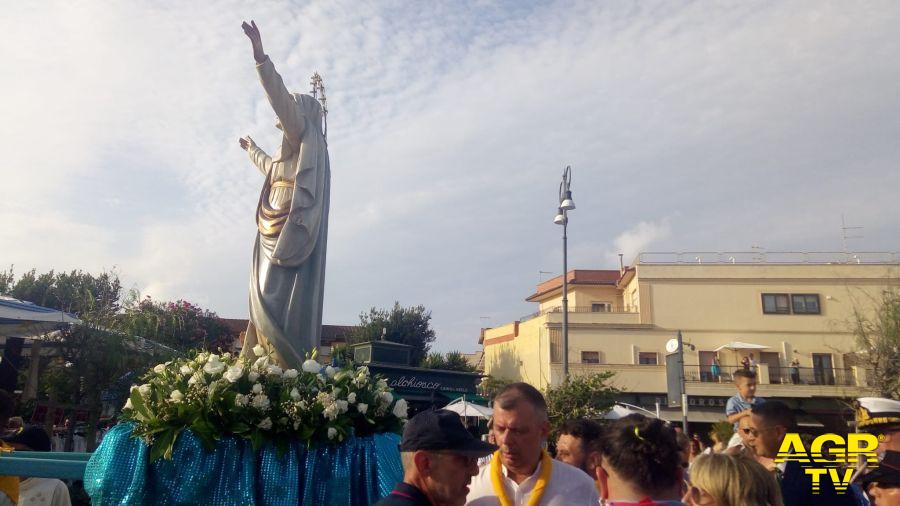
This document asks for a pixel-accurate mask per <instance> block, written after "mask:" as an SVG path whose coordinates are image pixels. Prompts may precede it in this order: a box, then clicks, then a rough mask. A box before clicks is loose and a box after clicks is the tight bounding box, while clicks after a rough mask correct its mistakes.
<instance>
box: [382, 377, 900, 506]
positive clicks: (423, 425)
mask: <svg viewBox="0 0 900 506" xmlns="http://www.w3.org/2000/svg"><path fill="white" fill-rule="evenodd" d="M735 385H736V387H737V390H738V392H737V394H736V396H735V398H733V399H731V400H729V403H728V407H727V412H728V419H729V421H731V422H732V423H733V424H734V427H735V437H734V438H733V439H732V440H731V441H721V440H715V439H714V440H713V442H714V444H713V445H710V446H708V447H705V446H704V445H703V444H702V443H701V442H700V438H698V437H689V436H688V435H686V434H684V433H682V432H681V431H680V427H676V426H673V425H672V424H670V423H668V422H665V421H663V420H660V419H657V418H653V417H648V416H644V415H641V414H631V415H628V416H625V417H624V418H620V419H618V420H614V421H609V422H607V423H604V424H601V423H598V422H597V421H593V420H571V421H568V422H566V423H564V424H563V425H562V426H561V427H560V428H559V429H558V435H557V436H556V438H555V441H548V439H549V437H550V431H551V428H550V421H549V418H548V413H547V404H546V402H545V399H544V397H543V396H542V394H541V393H540V392H539V391H538V390H536V389H535V388H534V387H533V386H531V385H529V384H527V383H513V384H511V385H509V386H507V387H506V388H504V389H503V390H502V391H501V392H500V393H499V394H498V395H497V396H496V397H495V398H494V401H493V418H492V420H491V424H490V432H489V438H488V441H481V440H479V439H477V438H475V437H474V436H472V435H471V434H470V433H469V432H468V431H466V430H465V428H464V427H463V424H462V421H461V420H460V418H459V417H458V416H457V415H456V414H455V413H452V412H449V411H445V410H428V411H424V412H422V413H419V414H417V415H416V416H414V417H413V418H411V419H410V420H409V423H408V424H407V426H406V428H405V430H404V434H403V438H402V443H401V446H400V451H401V455H402V461H403V469H404V479H403V482H402V483H400V484H399V485H398V486H397V488H396V489H395V490H394V491H393V492H392V493H391V494H390V495H389V496H388V497H386V498H384V499H383V500H382V501H381V502H380V503H379V506H392V505H394V506H396V505H434V506H440V505H463V504H467V505H473V506H488V505H490V506H493V505H502V506H512V505H516V506H519V505H522V506H525V505H528V506H532V505H535V506H536V505H547V506H557V505H582V504H583V505H596V504H605V505H627V504H640V505H647V506H652V505H696V506H700V505H703V506H780V505H787V506H794V505H800V506H805V505H814V506H830V505H848V506H849V505H854V506H857V505H858V506H863V505H866V504H871V505H875V506H884V505H900V401H892V400H888V399H874V398H866V399H861V400H860V406H859V408H858V415H859V417H858V421H857V426H858V429H859V430H862V431H868V432H871V433H874V434H877V435H878V436H879V437H878V439H879V441H880V444H879V447H878V450H877V453H878V455H879V458H880V459H881V462H880V465H879V466H877V467H873V468H871V469H868V470H865V469H863V468H862V467H860V469H856V470H855V473H854V474H855V477H854V480H853V484H852V485H851V486H850V487H849V488H848V489H847V490H846V491H839V490H838V489H836V488H835V487H834V486H833V485H832V483H831V481H830V480H829V478H828V476H827V475H826V476H825V477H823V478H822V480H821V484H820V486H819V487H818V489H817V490H814V488H813V486H812V482H811V476H810V475H809V474H807V473H806V472H805V471H804V467H806V466H808V465H810V464H803V463H800V462H797V461H794V460H790V461H788V462H779V461H778V459H776V457H777V455H778V451H779V449H780V448H781V444H782V442H783V441H784V438H785V436H786V435H787V434H789V433H792V432H796V430H797V425H796V420H795V415H794V413H793V411H792V410H791V408H790V407H788V406H787V405H786V404H784V403H782V402H779V401H765V400H763V399H760V398H757V397H756V396H755V389H756V388H755V387H756V384H755V376H754V375H753V373H752V371H746V373H745V374H741V375H737V378H736V380H735ZM723 439H724V438H723ZM550 443H552V444H550ZM548 447H555V456H554V457H551V455H550V454H549V453H548V450H547V448H548ZM812 465H815V464H812ZM865 471H868V472H865Z"/></svg>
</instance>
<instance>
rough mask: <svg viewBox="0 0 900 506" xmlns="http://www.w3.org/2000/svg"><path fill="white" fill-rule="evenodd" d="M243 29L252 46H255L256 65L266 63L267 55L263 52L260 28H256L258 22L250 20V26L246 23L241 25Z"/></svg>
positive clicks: (254, 57)
mask: <svg viewBox="0 0 900 506" xmlns="http://www.w3.org/2000/svg"><path fill="white" fill-rule="evenodd" d="M241 28H243V29H244V33H245V34H247V37H248V38H249V39H250V44H252V45H253V59H255V60H256V63H262V62H264V61H266V53H265V51H263V45H262V37H261V36H260V35H259V28H258V27H257V26H256V22H255V21H253V20H250V24H247V22H246V21H244V22H243V23H241Z"/></svg>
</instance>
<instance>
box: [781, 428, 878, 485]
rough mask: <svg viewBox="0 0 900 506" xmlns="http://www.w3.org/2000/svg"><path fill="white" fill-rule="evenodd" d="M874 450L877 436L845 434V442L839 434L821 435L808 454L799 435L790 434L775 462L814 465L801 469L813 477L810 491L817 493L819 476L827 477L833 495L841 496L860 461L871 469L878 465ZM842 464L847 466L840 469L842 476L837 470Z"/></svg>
mask: <svg viewBox="0 0 900 506" xmlns="http://www.w3.org/2000/svg"><path fill="white" fill-rule="evenodd" d="M876 448H878V437H877V436H875V435H874V434H848V435H847V440H846V441H844V438H843V437H841V436H840V435H838V434H823V435H821V436H817V437H816V438H815V439H814V440H813V442H812V444H811V445H809V451H807V450H806V448H805V447H804V445H803V441H802V440H801V439H800V435H799V434H797V433H794V432H789V433H788V434H786V435H785V436H784V441H782V443H781V448H779V449H778V456H777V457H775V462H779V463H780V462H790V461H793V462H798V463H801V464H810V463H814V464H817V465H815V466H803V471H804V472H805V473H806V474H808V475H810V477H811V478H812V492H813V493H814V494H818V493H819V491H820V490H821V482H822V476H823V475H827V476H828V478H830V479H831V483H832V484H834V490H835V492H837V493H839V494H843V493H844V492H846V491H847V487H848V486H850V479H851V478H852V477H853V472H854V467H855V466H856V464H857V463H859V462H860V460H865V462H867V463H868V465H869V466H870V467H875V466H877V465H878V455H876V453H875V449H876ZM842 464H848V467H847V468H846V469H843V474H841V469H840V467H841V466H842Z"/></svg>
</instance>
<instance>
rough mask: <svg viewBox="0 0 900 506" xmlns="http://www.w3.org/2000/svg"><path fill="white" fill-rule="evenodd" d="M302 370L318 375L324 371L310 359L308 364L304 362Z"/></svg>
mask: <svg viewBox="0 0 900 506" xmlns="http://www.w3.org/2000/svg"><path fill="white" fill-rule="evenodd" d="M301 368H302V369H303V370H304V371H306V372H309V373H313V374H317V373H318V372H319V371H321V370H322V366H321V365H320V364H319V363H318V362H316V361H315V360H313V359H309V360H307V361H306V362H303V365H302V366H301Z"/></svg>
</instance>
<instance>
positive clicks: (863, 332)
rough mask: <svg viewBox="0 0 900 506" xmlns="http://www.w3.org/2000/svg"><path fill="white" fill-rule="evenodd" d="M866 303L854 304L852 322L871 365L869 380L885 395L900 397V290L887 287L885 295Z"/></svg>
mask: <svg viewBox="0 0 900 506" xmlns="http://www.w3.org/2000/svg"><path fill="white" fill-rule="evenodd" d="M870 302H871V304H870V305H867V306H866V307H869V308H871V307H873V306H874V308H875V310H874V313H870V312H868V311H867V310H866V309H863V307H861V306H859V305H854V307H853V317H852V320H851V322H850V325H851V328H852V329H853V333H854V335H855V337H856V345H857V348H858V351H857V354H858V356H859V357H860V359H861V360H862V364H863V365H865V366H866V367H867V368H868V370H869V371H868V374H869V375H870V377H869V384H870V385H872V386H873V387H874V388H876V389H877V390H878V393H879V395H880V396H882V397H887V398H890V399H898V400H900V292H898V291H897V290H896V289H892V290H884V291H883V292H882V294H881V299H880V300H879V299H870Z"/></svg>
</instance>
